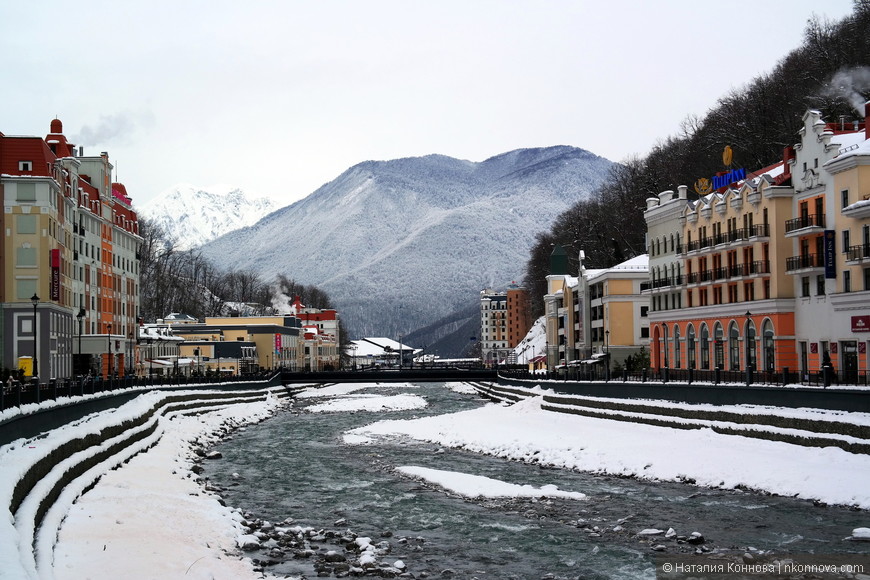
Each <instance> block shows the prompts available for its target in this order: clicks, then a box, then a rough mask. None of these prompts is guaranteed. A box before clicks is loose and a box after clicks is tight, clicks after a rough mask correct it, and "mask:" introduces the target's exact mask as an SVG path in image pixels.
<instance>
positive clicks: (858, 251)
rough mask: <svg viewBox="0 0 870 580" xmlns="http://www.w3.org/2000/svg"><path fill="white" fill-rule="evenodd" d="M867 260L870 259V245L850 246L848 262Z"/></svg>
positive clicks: (847, 253)
mask: <svg viewBox="0 0 870 580" xmlns="http://www.w3.org/2000/svg"><path fill="white" fill-rule="evenodd" d="M865 258H870V244H863V245H860V246H849V249H848V250H846V260H847V261H853V260H863V259H865Z"/></svg>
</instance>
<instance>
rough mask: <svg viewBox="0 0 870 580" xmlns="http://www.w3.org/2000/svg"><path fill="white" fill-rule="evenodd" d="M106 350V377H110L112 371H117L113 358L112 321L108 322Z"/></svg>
mask: <svg viewBox="0 0 870 580" xmlns="http://www.w3.org/2000/svg"><path fill="white" fill-rule="evenodd" d="M106 351H107V352H108V355H107V356H108V358H107V359H106V378H107V379H110V378H111V377H112V373H114V372H115V361H113V360H112V323H111V322H109V323H108V324H106Z"/></svg>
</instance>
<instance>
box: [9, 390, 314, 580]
mask: <svg viewBox="0 0 870 580" xmlns="http://www.w3.org/2000/svg"><path fill="white" fill-rule="evenodd" d="M304 388H305V386H304V385H298V386H296V385H294V386H293V387H292V388H291V387H284V386H268V385H267V384H264V385H263V386H260V387H259V388H258V387H257V385H250V386H249V387H248V388H246V389H239V388H235V389H233V390H232V391H221V390H217V389H215V390H206V389H203V390H195V391H176V392H150V393H144V394H143V395H142V397H141V398H139V399H135V400H133V401H127V400H126V399H127V398H126V397H122V398H119V399H118V401H119V405H120V406H119V407H118V408H117V409H115V410H114V411H112V412H108V411H107V412H102V413H100V414H99V415H91V416H89V417H87V418H85V419H83V420H82V421H81V422H80V423H76V424H74V425H71V426H70V427H69V428H63V429H58V430H52V431H50V432H45V433H43V434H41V435H39V436H36V437H33V438H29V439H23V440H18V441H15V442H13V443H11V444H9V445H7V446H4V447H0V451H2V455H3V456H4V463H8V465H7V466H6V468H7V469H8V471H7V476H6V477H4V478H2V479H0V502H2V504H3V505H5V506H6V507H7V508H8V510H9V514H10V516H11V517H10V518H8V519H7V518H3V521H5V522H6V523H2V524H0V537H4V542H3V547H2V548H0V557H2V560H3V561H4V562H5V563H6V564H4V567H3V568H4V569H5V570H4V571H2V572H0V577H6V576H7V573H9V574H11V575H10V576H8V577H10V578H13V577H14V578H36V577H40V576H44V574H42V573H40V572H39V568H40V567H39V563H40V558H39V552H40V550H42V551H43V552H45V551H46V550H50V547H51V546H52V545H53V542H54V539H55V538H56V536H57V531H58V528H59V526H60V523H61V521H62V520H63V516H64V515H65V513H66V509H68V506H69V505H70V504H71V502H72V501H74V499H75V498H76V497H78V496H79V495H81V494H82V493H84V492H85V491H86V490H87V489H89V488H90V487H92V486H93V485H94V484H95V483H96V481H97V480H98V479H99V478H100V477H101V476H102V474H104V473H106V472H107V471H108V470H110V469H114V468H115V467H117V466H119V465H121V464H122V463H124V462H126V461H129V460H130V458H132V457H133V456H134V455H136V454H137V453H141V452H142V451H146V450H147V449H149V448H150V447H151V446H153V445H154V444H156V443H157V442H158V441H159V440H160V437H161V436H162V433H163V428H162V427H161V421H163V420H165V419H166V418H167V417H171V416H174V415H178V414H181V415H191V414H198V413H204V412H208V411H214V410H219V409H223V408H226V407H229V406H232V405H236V404H240V403H251V402H257V401H264V400H266V399H268V398H273V399H280V398H287V397H292V396H293V395H295V394H296V393H297V392H298V391H300V390H302V389H304ZM122 403H125V404H122ZM21 420H25V421H27V420H29V421H39V420H41V417H40V416H39V415H33V416H31V417H29V418H27V417H25V418H23V419H21ZM59 498H62V501H59ZM13 538H14V541H12V539H13ZM46 577H48V576H46Z"/></svg>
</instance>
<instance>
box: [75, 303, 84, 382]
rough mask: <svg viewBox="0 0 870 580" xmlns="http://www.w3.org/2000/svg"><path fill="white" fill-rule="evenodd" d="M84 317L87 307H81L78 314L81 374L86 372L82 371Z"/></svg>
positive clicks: (79, 365) (79, 368)
mask: <svg viewBox="0 0 870 580" xmlns="http://www.w3.org/2000/svg"><path fill="white" fill-rule="evenodd" d="M84 317H85V309H84V308H79V313H78V314H76V318H77V319H78V321H79V364H78V365H77V366H78V371H79V373H78V374H80V375H83V374H84V372H82V371H83V369H82V360H83V359H82V319H84Z"/></svg>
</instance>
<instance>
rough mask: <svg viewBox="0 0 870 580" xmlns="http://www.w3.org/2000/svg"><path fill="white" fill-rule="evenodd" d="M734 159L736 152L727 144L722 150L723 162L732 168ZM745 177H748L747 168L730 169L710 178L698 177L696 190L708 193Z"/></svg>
mask: <svg viewBox="0 0 870 580" xmlns="http://www.w3.org/2000/svg"><path fill="white" fill-rule="evenodd" d="M733 160H734V153H733V151H732V150H731V147H730V146H728V145H726V146H725V150H724V151H723V152H722V163H724V164H725V167H726V168H730V167H731V162H732V161H733ZM744 179H746V170H745V169H729V171H727V172H726V173H722V174H721V175H714V176H713V177H711V178H710V179H707V178H706V177H702V178H700V179H698V181H696V182H695V192H696V193H697V194H698V195H707V194H708V193H710V192H711V191H713V190H714V189H722V188H723V187H728V186H729V185H731V184H732V183H735V182H737V181H742V180H744Z"/></svg>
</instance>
